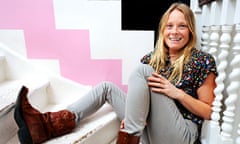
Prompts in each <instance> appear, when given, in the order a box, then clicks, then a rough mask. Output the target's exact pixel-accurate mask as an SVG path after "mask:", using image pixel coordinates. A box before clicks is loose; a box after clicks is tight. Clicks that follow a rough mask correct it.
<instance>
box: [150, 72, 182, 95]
mask: <svg viewBox="0 0 240 144" xmlns="http://www.w3.org/2000/svg"><path fill="white" fill-rule="evenodd" d="M148 85H149V87H150V88H151V90H152V91H153V92H157V93H162V94H164V95H166V96H168V97H171V98H173V99H181V98H183V97H184V94H185V93H184V92H183V91H182V90H181V89H178V88H177V87H175V86H174V85H173V84H172V83H171V82H170V81H168V80H167V79H166V78H164V77H163V76H161V75H160V74H158V73H156V72H154V73H152V76H150V77H148Z"/></svg>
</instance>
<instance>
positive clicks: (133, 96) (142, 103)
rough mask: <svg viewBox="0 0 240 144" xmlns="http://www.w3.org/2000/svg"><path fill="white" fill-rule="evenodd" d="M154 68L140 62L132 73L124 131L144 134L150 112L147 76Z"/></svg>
mask: <svg viewBox="0 0 240 144" xmlns="http://www.w3.org/2000/svg"><path fill="white" fill-rule="evenodd" d="M153 71H154V70H153V69H152V67H151V66H149V65H146V64H140V65H139V66H138V67H137V68H136V69H135V70H134V71H133V72H132V74H131V75H130V77H129V81H128V93H127V100H126V111H125V118H124V119H125V120H124V121H125V125H124V126H125V127H124V129H123V130H122V131H125V132H127V133H129V134H133V135H136V136H140V135H142V132H143V130H144V128H145V126H146V119H147V116H148V112H149V105H150V96H149V95H150V94H149V87H148V85H147V80H146V78H147V77H149V76H150V75H151V74H152V72H153Z"/></svg>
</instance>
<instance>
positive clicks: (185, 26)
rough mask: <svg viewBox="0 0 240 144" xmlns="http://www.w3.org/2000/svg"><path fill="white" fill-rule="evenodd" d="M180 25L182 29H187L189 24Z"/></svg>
mask: <svg viewBox="0 0 240 144" xmlns="http://www.w3.org/2000/svg"><path fill="white" fill-rule="evenodd" d="M178 27H179V28H180V29H186V28H187V27H188V26H187V25H185V24H182V25H179V26H178Z"/></svg>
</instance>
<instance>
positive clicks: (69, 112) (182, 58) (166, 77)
mask: <svg viewBox="0 0 240 144" xmlns="http://www.w3.org/2000/svg"><path fill="white" fill-rule="evenodd" d="M196 40H197V36H196V30H195V19H194V15H193V12H192V11H191V9H190V8H189V7H188V6H187V5H185V4H183V3H174V4H172V5H171V6H170V8H169V9H168V10H167V11H166V12H165V13H164V15H163V17H162V19H161V21H160V24H159V37H158V40H157V43H156V47H155V49H154V52H151V53H149V54H147V55H146V56H144V57H143V58H142V60H141V61H142V63H143V64H140V65H139V66H137V68H136V69H135V70H134V71H133V72H132V74H131V75H130V78H129V83H128V92H127V94H125V93H124V92H123V91H121V90H120V89H119V88H118V87H116V86H115V85H114V84H112V83H110V82H102V83H100V84H98V85H97V86H95V87H94V88H93V89H92V90H91V91H90V92H89V93H88V94H86V95H85V96H84V97H83V98H81V99H80V100H78V101H77V102H75V103H73V104H71V105H70V106H69V107H68V108H67V109H66V110H62V111H58V112H47V113H40V112H39V111H38V110H36V109H34V108H33V107H32V106H31V104H30V103H29V102H28V99H27V93H28V88H27V87H25V86H23V88H22V89H21V91H20V93H19V96H18V99H17V102H16V108H15V113H14V118H15V121H16V123H17V124H18V126H19V131H18V137H19V140H20V142H21V143H23V144H28V143H42V142H45V141H47V140H49V139H51V138H54V137H56V136H60V135H63V134H66V133H69V132H71V131H72V130H73V129H74V128H75V127H76V125H77V124H79V123H80V121H81V120H82V119H84V118H85V117H87V116H88V115H90V114H92V113H94V112H96V111H97V110H98V109H99V108H100V107H101V106H102V105H103V104H104V103H105V102H108V103H109V104H111V105H112V107H113V109H114V110H115V111H116V113H117V115H118V117H119V120H120V121H122V122H121V126H120V130H119V134H118V140H117V144H139V142H140V141H141V142H142V143H143V144H194V143H197V142H199V136H200V132H201V127H202V122H203V120H204V119H210V115H211V112H212V111H211V104H212V102H213V100H214V93H213V90H214V88H215V87H216V84H215V78H216V76H217V70H216V64H215V61H214V58H213V57H212V56H211V55H210V54H208V53H205V52H202V51H200V50H197V49H196V48H195V45H196Z"/></svg>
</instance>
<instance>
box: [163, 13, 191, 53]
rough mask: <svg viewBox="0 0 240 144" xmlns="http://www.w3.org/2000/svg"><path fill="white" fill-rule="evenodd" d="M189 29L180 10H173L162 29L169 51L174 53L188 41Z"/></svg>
mask: <svg viewBox="0 0 240 144" xmlns="http://www.w3.org/2000/svg"><path fill="white" fill-rule="evenodd" d="M189 33H190V32H189V29H188V24H187V21H186V19H185V17H184V15H183V13H182V12H180V11H179V10H177V9H176V10H173V11H172V12H171V13H170V15H169V18H168V21H167V24H166V26H165V28H164V31H163V36H164V42H165V44H166V45H167V46H168V48H169V52H170V53H176V52H178V51H179V50H180V49H182V48H183V47H184V46H185V45H186V44H187V42H188V41H189Z"/></svg>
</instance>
